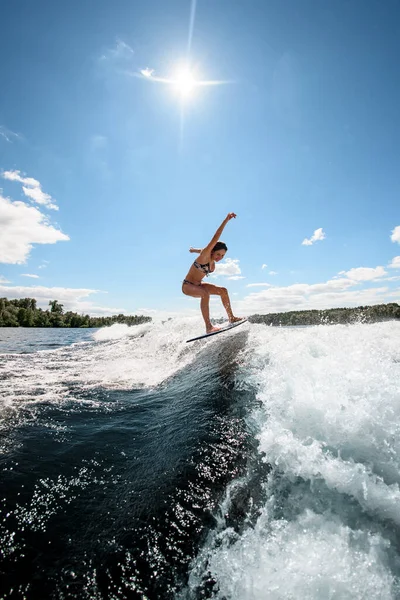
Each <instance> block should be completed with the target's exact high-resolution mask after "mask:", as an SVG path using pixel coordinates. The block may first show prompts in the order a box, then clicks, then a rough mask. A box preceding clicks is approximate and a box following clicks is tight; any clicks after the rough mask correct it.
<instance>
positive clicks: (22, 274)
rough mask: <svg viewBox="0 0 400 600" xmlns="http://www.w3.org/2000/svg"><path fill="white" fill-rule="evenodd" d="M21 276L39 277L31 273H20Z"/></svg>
mask: <svg viewBox="0 0 400 600" xmlns="http://www.w3.org/2000/svg"><path fill="white" fill-rule="evenodd" d="M21 277H31V278H32V279H39V275H33V274H31V273H21Z"/></svg>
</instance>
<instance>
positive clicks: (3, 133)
mask: <svg viewBox="0 0 400 600" xmlns="http://www.w3.org/2000/svg"><path fill="white" fill-rule="evenodd" d="M0 137H1V138H3V139H4V140H6V142H9V143H11V142H12V141H13V140H16V139H17V140H18V139H21V137H22V136H21V135H20V134H19V133H15V132H14V131H11V129H7V127H4V125H0Z"/></svg>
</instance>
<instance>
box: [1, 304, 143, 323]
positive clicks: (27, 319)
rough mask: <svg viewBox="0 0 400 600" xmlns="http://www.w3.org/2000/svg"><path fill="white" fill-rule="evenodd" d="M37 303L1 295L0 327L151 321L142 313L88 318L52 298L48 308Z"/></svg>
mask: <svg viewBox="0 0 400 600" xmlns="http://www.w3.org/2000/svg"><path fill="white" fill-rule="evenodd" d="M36 304H37V302H36V300H35V299H34V298H21V299H18V300H8V299H7V298H0V327H105V326H107V325H113V324H114V323H125V324H126V325H139V324H140V323H146V322H148V321H151V317H145V316H142V315H139V316H138V315H122V314H120V315H113V316H112V317H91V316H89V315H81V314H78V313H76V312H72V311H67V312H64V306H63V305H62V304H60V303H59V302H58V300H51V301H50V302H49V307H50V308H49V309H47V310H43V309H41V308H38V307H37V306H36Z"/></svg>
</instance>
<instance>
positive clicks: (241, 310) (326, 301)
mask: <svg viewBox="0 0 400 600" xmlns="http://www.w3.org/2000/svg"><path fill="white" fill-rule="evenodd" d="M359 285H360V283H358V282H357V281H354V280H351V279H347V278H344V277H343V278H341V279H331V280H329V281H327V282H325V283H316V284H311V285H310V284H307V283H300V284H294V285H289V286H287V287H278V286H273V287H269V288H268V289H264V290H261V291H259V292H253V293H251V294H249V295H248V296H246V297H245V298H244V299H243V300H242V301H238V302H235V306H234V310H235V312H237V314H247V315H249V314H254V313H261V314H266V313H274V312H284V311H290V310H310V309H326V308H334V307H344V306H361V305H368V304H380V303H383V302H390V301H393V300H392V298H393V297H396V296H397V297H398V295H399V293H400V288H398V289H397V290H390V289H389V288H387V287H380V288H368V289H361V290H360V289H351V288H357V287H358V286H359Z"/></svg>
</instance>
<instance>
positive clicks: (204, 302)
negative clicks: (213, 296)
mask: <svg viewBox="0 0 400 600" xmlns="http://www.w3.org/2000/svg"><path fill="white" fill-rule="evenodd" d="M182 292H183V293H184V294H185V295H186V296H192V298H200V310H201V314H202V317H203V319H204V323H205V326H206V332H207V333H211V332H213V331H219V327H213V326H212V324H211V321H210V292H209V291H208V290H207V289H206V288H205V287H204V286H203V284H202V285H195V284H194V283H184V284H183V285H182Z"/></svg>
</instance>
